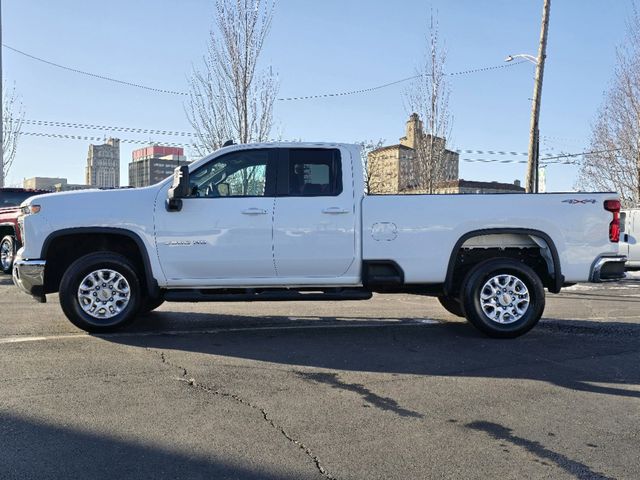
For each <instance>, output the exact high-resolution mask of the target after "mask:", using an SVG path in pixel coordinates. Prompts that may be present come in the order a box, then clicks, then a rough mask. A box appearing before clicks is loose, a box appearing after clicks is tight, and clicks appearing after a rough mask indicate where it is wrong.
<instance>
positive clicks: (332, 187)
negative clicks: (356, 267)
mask: <svg viewBox="0 0 640 480" xmlns="http://www.w3.org/2000/svg"><path fill="white" fill-rule="evenodd" d="M351 162H352V160H351V158H350V154H349V152H348V151H345V150H342V149H339V148H285V149H280V158H279V159H278V195H277V197H276V201H275V209H274V260H275V264H276V272H277V275H278V277H285V278H286V277H289V278H296V277H297V278H300V277H306V278H310V277H315V278H317V277H321V278H341V277H345V276H350V274H349V272H350V268H351V267H352V265H353V264H354V262H355V258H356V227H357V225H356V209H355V200H354V191H353V182H352V177H351V175H352V172H351Z"/></svg>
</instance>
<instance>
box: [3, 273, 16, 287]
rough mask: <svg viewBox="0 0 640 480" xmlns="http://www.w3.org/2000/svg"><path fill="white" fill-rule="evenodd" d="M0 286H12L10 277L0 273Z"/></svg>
mask: <svg viewBox="0 0 640 480" xmlns="http://www.w3.org/2000/svg"><path fill="white" fill-rule="evenodd" d="M0 285H13V280H12V279H11V275H5V274H2V273H0Z"/></svg>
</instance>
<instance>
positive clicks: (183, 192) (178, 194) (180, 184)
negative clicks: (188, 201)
mask: <svg viewBox="0 0 640 480" xmlns="http://www.w3.org/2000/svg"><path fill="white" fill-rule="evenodd" d="M188 196H189V167H188V166H187V165H182V166H181V167H176V169H175V170H174V171H173V183H172V184H171V188H170V189H169V191H168V192H167V204H166V207H167V210H168V211H170V212H179V211H180V210H182V199H183V198H185V197H188Z"/></svg>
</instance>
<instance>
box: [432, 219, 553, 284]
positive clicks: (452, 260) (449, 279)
mask: <svg viewBox="0 0 640 480" xmlns="http://www.w3.org/2000/svg"><path fill="white" fill-rule="evenodd" d="M496 234H516V235H517V234H520V235H530V236H532V237H538V238H540V239H542V240H544V242H545V243H546V244H547V246H548V247H549V251H550V252H551V258H552V260H553V285H552V286H551V287H550V288H549V291H550V292H551V293H558V292H560V289H561V288H562V285H563V284H564V276H563V275H562V270H561V266H560V256H559V255H558V249H557V248H556V244H555V243H554V241H553V240H552V239H551V237H550V236H549V235H547V234H546V233H544V232H541V231H540V230H533V229H529V228H486V229H480V230H472V231H470V232H467V233H465V234H464V235H462V236H461V237H460V238H459V239H458V241H457V242H456V244H455V245H454V247H453V250H452V251H451V255H450V257H449V265H448V267H447V276H446V278H445V281H444V292H445V295H448V294H450V293H451V292H452V291H453V274H454V269H455V265H456V258H457V257H458V253H459V252H460V250H461V249H462V245H463V244H464V242H466V241H467V240H469V239H470V238H473V237H480V236H483V235H496Z"/></svg>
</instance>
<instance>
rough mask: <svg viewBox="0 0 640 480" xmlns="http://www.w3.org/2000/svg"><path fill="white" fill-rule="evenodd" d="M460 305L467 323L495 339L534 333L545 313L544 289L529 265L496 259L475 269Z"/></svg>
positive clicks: (464, 288)
mask: <svg viewBox="0 0 640 480" xmlns="http://www.w3.org/2000/svg"><path fill="white" fill-rule="evenodd" d="M460 298H461V302H462V305H463V308H464V312H465V316H466V317H467V320H469V322H471V323H472V324H473V325H474V326H475V327H477V328H478V329H479V330H480V331H482V332H483V333H485V334H487V335H489V336H490V337H495V338H514V337H518V336H520V335H522V334H524V333H526V332H528V331H529V330H531V329H532V328H533V327H534V326H535V325H536V324H537V323H538V321H539V320H540V317H541V316H542V312H543V311H544V305H545V296H544V287H543V285H542V281H541V280H540V277H538V275H537V274H536V272H534V271H533V269H531V268H530V267H528V266H527V265H524V264H522V263H520V262H517V261H514V260H510V259H496V260H489V261H487V262H483V263H481V264H479V265H477V266H476V267H474V268H473V269H472V270H471V271H470V272H469V274H468V275H467V277H466V278H465V280H464V283H463V287H462V294H461V297H460Z"/></svg>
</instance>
